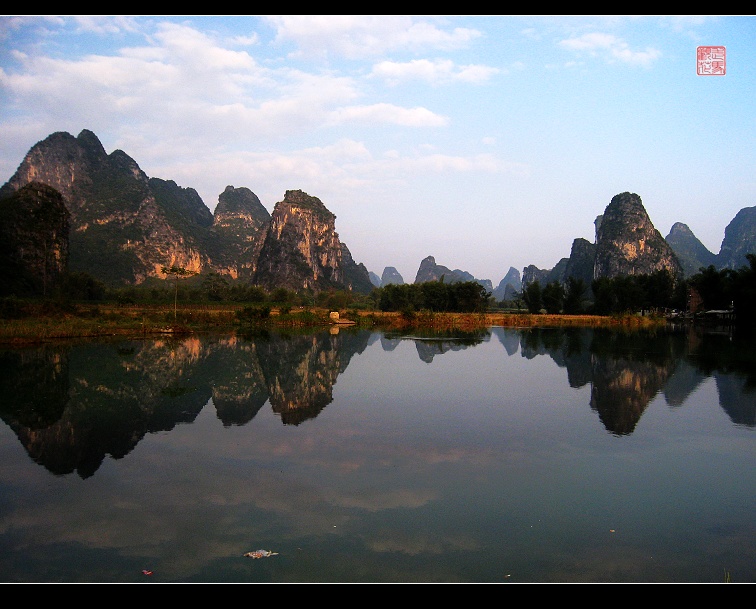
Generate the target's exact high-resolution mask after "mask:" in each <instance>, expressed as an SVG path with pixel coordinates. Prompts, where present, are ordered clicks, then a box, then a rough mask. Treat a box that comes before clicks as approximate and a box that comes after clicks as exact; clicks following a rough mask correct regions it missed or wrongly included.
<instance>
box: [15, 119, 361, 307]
mask: <svg viewBox="0 0 756 609" xmlns="http://www.w3.org/2000/svg"><path fill="white" fill-rule="evenodd" d="M32 182H35V183H37V184H43V185H46V186H47V187H50V188H52V189H54V190H55V191H57V192H58V193H59V194H60V196H61V198H62V201H63V202H64V205H65V208H66V210H67V212H68V214H69V217H70V235H69V237H68V240H69V241H68V251H69V254H70V255H69V257H68V265H69V269H68V270H70V271H72V272H84V273H87V274H88V275H90V276H91V277H93V278H95V279H98V280H100V281H102V282H103V283H105V284H107V285H114V286H119V285H120V286H124V285H136V284H140V283H143V282H144V281H146V280H147V279H148V278H151V277H158V278H165V274H164V273H163V269H165V268H166V267H179V268H182V269H185V270H186V271H189V272H192V273H209V272H215V273H218V274H220V275H222V276H226V277H229V278H232V279H240V280H243V281H245V282H249V283H253V284H257V285H261V286H264V287H267V288H273V287H286V288H290V289H294V290H299V289H312V290H315V291H318V290H324V289H346V290H357V291H361V292H365V293H367V292H369V291H370V290H371V289H372V284H371V282H370V278H369V275H368V271H367V269H366V268H365V267H364V265H360V264H357V263H355V261H354V260H353V259H352V256H351V254H350V252H349V249H348V248H347V247H346V245H345V244H344V243H342V242H341V241H340V240H339V237H338V234H337V233H336V230H335V216H334V214H332V213H331V212H330V211H328V210H327V209H326V207H325V206H324V205H323V203H322V202H321V201H320V200H319V199H317V198H315V197H311V196H309V195H307V194H306V193H303V192H302V191H298V190H290V191H286V194H285V196H284V200H283V201H281V202H279V203H277V204H276V207H275V210H274V212H273V214H269V213H268V211H267V210H266V209H265V208H264V207H263V206H262V204H261V203H260V201H259V199H258V198H257V196H256V195H255V194H254V193H253V192H252V191H251V190H249V189H248V188H243V187H242V188H235V187H233V186H227V187H226V190H225V191H224V192H223V193H221V195H220V196H219V197H218V205H217V207H216V210H215V213H214V214H213V213H211V212H210V210H209V209H208V208H207V206H206V205H205V203H204V202H203V201H202V199H201V198H200V196H199V195H198V194H197V192H196V191H195V190H194V189H192V188H182V187H180V186H178V185H177V184H176V183H175V182H173V181H171V180H162V179H159V178H150V177H148V176H147V175H145V173H144V172H143V171H142V170H141V169H140V168H139V165H138V164H137V163H136V161H134V160H133V159H132V158H131V157H129V156H128V155H127V154H126V153H124V152H123V151H121V150H116V151H114V152H112V153H110V154H107V153H106V152H105V149H104V148H103V146H102V144H101V143H100V141H99V139H98V138H97V136H96V135H95V134H94V133H92V132H91V131H89V130H86V129H85V130H83V131H82V132H81V133H79V135H78V136H77V137H74V136H72V135H71V134H69V133H65V132H57V133H53V134H52V135H50V136H48V137H47V138H46V139H44V140H43V141H41V142H38V143H37V144H36V145H35V146H33V147H32V149H31V150H30V151H29V152H28V153H27V155H26V156H25V158H24V159H23V161H22V162H21V165H20V166H19V168H18V170H17V171H16V173H15V174H14V175H13V176H12V177H11V179H10V180H9V181H8V182H7V183H6V184H4V185H3V186H2V188H0V199H5V198H8V197H11V196H12V195H13V194H14V193H16V192H18V191H20V189H22V188H23V187H24V186H26V185H28V184H30V183H32Z"/></svg>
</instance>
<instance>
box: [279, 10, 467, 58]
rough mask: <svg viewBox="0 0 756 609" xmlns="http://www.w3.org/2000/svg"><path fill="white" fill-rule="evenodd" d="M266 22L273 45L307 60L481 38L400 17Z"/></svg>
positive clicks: (282, 18)
mask: <svg viewBox="0 0 756 609" xmlns="http://www.w3.org/2000/svg"><path fill="white" fill-rule="evenodd" d="M266 20H267V21H268V22H269V23H270V24H271V25H272V26H274V27H275V28H276V29H277V34H276V41H277V42H294V43H296V44H297V46H298V47H299V53H300V54H302V55H305V56H308V57H322V56H324V55H329V54H334V55H340V56H343V57H348V58H352V59H354V58H363V57H375V56H380V55H382V54H385V53H387V52H389V51H397V50H406V51H417V50H420V49H428V48H432V49H445V50H451V49H458V48H463V47H465V46H467V45H468V44H469V43H470V42H471V41H472V40H474V39H476V38H478V37H479V36H481V33H480V32H478V31H477V30H473V29H469V28H453V29H451V30H443V29H441V28H439V27H437V26H436V25H435V24H433V23H431V22H430V21H429V20H427V19H426V20H423V21H418V20H417V18H415V17H411V16H403V15H373V16H371V15H276V16H271V17H267V18H266Z"/></svg>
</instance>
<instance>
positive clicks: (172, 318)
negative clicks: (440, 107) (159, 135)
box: [0, 303, 664, 344]
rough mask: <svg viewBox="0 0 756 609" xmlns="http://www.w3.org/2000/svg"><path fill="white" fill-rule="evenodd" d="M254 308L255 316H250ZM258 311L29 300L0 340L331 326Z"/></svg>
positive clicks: (387, 318) (553, 321) (366, 315)
mask: <svg viewBox="0 0 756 609" xmlns="http://www.w3.org/2000/svg"><path fill="white" fill-rule="evenodd" d="M250 312H251V313H252V315H250ZM254 312H255V309H252V308H250V307H245V306H243V305H185V306H182V307H181V308H179V309H178V310H174V309H173V307H172V306H168V305H166V306H137V305H128V306H119V305H102V304H101V305H66V306H61V305H51V304H50V303H33V304H25V305H24V308H23V310H19V311H17V312H15V314H7V312H6V315H4V318H3V319H0V342H2V343H6V344H7V343H11V344H24V343H34V342H44V341H50V340H56V339H63V338H82V337H103V336H139V335H145V336H146V335H160V334H188V333H202V332H233V331H236V330H238V329H240V328H244V327H248V326H250V325H254V326H267V327H273V328H275V327H286V328H292V327H299V328H306V327H312V328H317V327H329V326H332V325H333V324H334V322H333V320H332V319H331V318H330V315H329V314H330V311H328V310H327V309H317V308H307V309H304V308H293V309H283V310H281V309H275V308H273V309H270V310H269V311H268V314H267V315H265V314H261V315H260V316H259V317H258V318H255V316H254ZM339 322H340V323H342V324H344V325H357V326H360V327H367V328H370V327H372V328H380V329H390V330H401V329H405V328H417V327H421V328H427V329H438V330H449V329H459V330H473V329H476V328H485V327H491V326H508V327H558V326H575V327H625V328H636V327H637V328H640V327H649V326H652V325H658V324H663V323H664V320H663V319H654V318H647V317H638V316H630V315H628V316H612V317H604V316H596V315H529V314H522V313H485V314H480V313H471V314H465V313H431V312H418V313H414V314H406V313H395V312H380V311H356V310H352V311H340V312H339Z"/></svg>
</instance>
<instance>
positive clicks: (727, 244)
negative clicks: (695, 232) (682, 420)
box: [716, 207, 756, 269]
mask: <svg viewBox="0 0 756 609" xmlns="http://www.w3.org/2000/svg"><path fill="white" fill-rule="evenodd" d="M746 254H756V207H744V208H743V209H741V210H740V211H739V212H738V213H737V214H736V216H735V217H734V218H733V219H732V222H730V223H729V224H728V225H727V228H725V236H724V239H723V240H722V246H721V248H720V250H719V254H718V255H717V262H716V266H717V267H718V268H720V269H739V268H741V267H744V266H745V267H747V266H749V262H748V259H747V258H746Z"/></svg>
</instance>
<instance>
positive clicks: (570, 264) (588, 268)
mask: <svg viewBox="0 0 756 609" xmlns="http://www.w3.org/2000/svg"><path fill="white" fill-rule="evenodd" d="M595 261H596V245H595V244H594V243H591V242H590V241H588V240H587V239H575V240H574V241H573V242H572V249H571V250H570V257H569V259H568V260H567V265H566V267H565V270H564V281H567V278H569V277H573V278H574V279H580V280H582V282H583V284H584V285H585V287H586V288H588V289H589V290H590V287H591V282H592V281H593V267H594V264H595Z"/></svg>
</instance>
